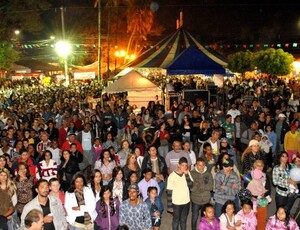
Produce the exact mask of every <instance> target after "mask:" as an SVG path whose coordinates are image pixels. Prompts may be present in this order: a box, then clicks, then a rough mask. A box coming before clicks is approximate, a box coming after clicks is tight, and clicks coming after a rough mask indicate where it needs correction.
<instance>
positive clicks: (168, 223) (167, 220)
mask: <svg viewBox="0 0 300 230" xmlns="http://www.w3.org/2000/svg"><path fill="white" fill-rule="evenodd" d="M271 197H272V199H273V201H272V202H271V203H270V204H269V206H268V217H269V216H271V215H273V214H274V213H275V210H276V206H275V189H274V188H272V194H271ZM163 203H164V207H165V210H166V207H167V196H166V194H165V193H164V195H163ZM298 203H299V199H298V200H297V202H295V205H294V207H295V206H298ZM199 215H200V214H199ZM161 229H162V230H169V229H172V216H171V215H170V214H169V213H167V212H166V211H164V213H163V218H162V225H161ZM187 229H191V209H190V213H189V216H188V221H187Z"/></svg>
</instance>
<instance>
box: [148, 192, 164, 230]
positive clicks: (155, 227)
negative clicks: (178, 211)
mask: <svg viewBox="0 0 300 230" xmlns="http://www.w3.org/2000/svg"><path fill="white" fill-rule="evenodd" d="M157 191H158V190H157V188H156V187H153V186H150V187H149V188H148V191H147V193H148V198H147V199H146V200H145V202H146V204H147V205H148V208H149V210H150V215H151V221H152V230H159V229H160V225H161V216H162V212H163V204H162V202H161V200H160V198H159V197H158V192H157Z"/></svg>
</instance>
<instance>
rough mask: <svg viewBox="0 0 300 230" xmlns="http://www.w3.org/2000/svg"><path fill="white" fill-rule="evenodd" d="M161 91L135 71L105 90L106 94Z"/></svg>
mask: <svg viewBox="0 0 300 230" xmlns="http://www.w3.org/2000/svg"><path fill="white" fill-rule="evenodd" d="M157 89H159V88H158V87H157V86H156V85H155V84H153V83H152V82H151V81H149V80H148V79H146V78H144V77H143V76H142V75H141V74H140V73H138V72H137V71H135V70H132V71H130V72H129V73H127V74H125V75H124V76H123V77H121V78H119V79H118V80H117V81H115V82H114V83H113V84H111V85H110V86H108V87H106V88H105V89H104V92H106V93H121V92H127V91H144V90H150V91H151V90H157Z"/></svg>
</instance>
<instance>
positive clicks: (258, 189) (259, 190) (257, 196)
mask: <svg viewBox="0 0 300 230" xmlns="http://www.w3.org/2000/svg"><path fill="white" fill-rule="evenodd" d="M265 183H266V180H265V177H264V176H263V172H262V171H261V170H259V169H254V170H253V175H252V181H250V183H249V184H248V186H247V189H248V190H249V191H250V192H251V194H252V197H253V199H252V201H253V210H254V212H256V207H257V206H261V207H266V205H268V203H270V202H271V201H272V199H271V197H270V196H266V197H264V194H265V193H266V192H267V190H266V189H265Z"/></svg>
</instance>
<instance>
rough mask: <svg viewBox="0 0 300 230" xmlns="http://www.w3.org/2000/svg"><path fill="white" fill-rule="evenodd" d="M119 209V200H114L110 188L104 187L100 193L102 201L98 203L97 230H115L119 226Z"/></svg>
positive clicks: (95, 227)
mask: <svg viewBox="0 0 300 230" xmlns="http://www.w3.org/2000/svg"><path fill="white" fill-rule="evenodd" d="M119 207H120V201H119V199H118V198H113V196H112V191H111V188H110V187H109V186H103V188H102V189H101V192H100V200H98V201H97V203H96V212H97V214H98V215H97V218H96V219H95V226H94V229H95V230H99V229H103V230H110V229H111V230H115V229H118V225H119Z"/></svg>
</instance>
